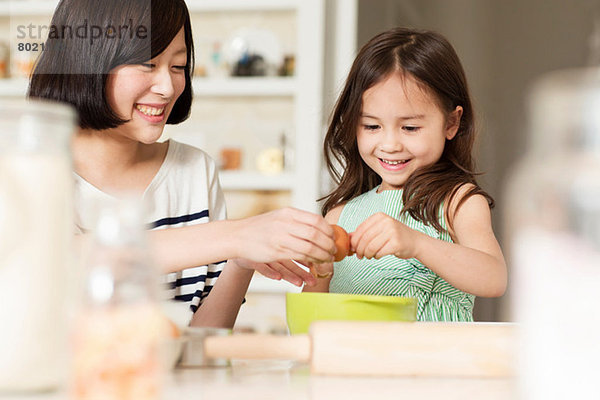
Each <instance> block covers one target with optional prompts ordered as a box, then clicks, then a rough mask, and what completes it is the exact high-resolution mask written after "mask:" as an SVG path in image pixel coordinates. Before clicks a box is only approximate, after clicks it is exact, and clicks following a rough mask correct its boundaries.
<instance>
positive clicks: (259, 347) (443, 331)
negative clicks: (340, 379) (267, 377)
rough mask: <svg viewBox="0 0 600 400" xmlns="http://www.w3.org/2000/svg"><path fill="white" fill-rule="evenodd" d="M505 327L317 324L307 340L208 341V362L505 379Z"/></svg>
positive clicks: (511, 338)
mask: <svg viewBox="0 0 600 400" xmlns="http://www.w3.org/2000/svg"><path fill="white" fill-rule="evenodd" d="M515 330H516V327H515V325H514V324H510V323H448V322H445V323H442V322H362V321H361V322H359V321H318V322H315V323H313V324H312V326H311V330H310V334H309V335H292V336H282V335H249V334H238V335H232V336H228V337H209V338H207V339H206V340H205V342H204V351H205V353H206V355H207V356H208V357H212V358H232V359H290V360H298V361H306V362H310V365H311V372H312V373H314V374H326V375H390V376H453V377H510V376H513V375H514V361H513V358H514V349H515V347H516V346H515V343H516V342H515V340H516V331H515Z"/></svg>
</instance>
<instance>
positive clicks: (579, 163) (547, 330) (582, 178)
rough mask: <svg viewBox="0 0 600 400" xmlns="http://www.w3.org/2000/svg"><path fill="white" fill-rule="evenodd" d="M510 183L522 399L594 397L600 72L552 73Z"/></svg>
mask: <svg viewBox="0 0 600 400" xmlns="http://www.w3.org/2000/svg"><path fill="white" fill-rule="evenodd" d="M509 182H510V183H509V185H508V187H507V192H506V193H507V198H506V199H505V205H506V206H507V212H506V215H507V221H506V226H507V233H508V235H507V237H508V238H509V239H510V241H509V255H510V257H509V261H510V262H509V265H510V266H511V270H510V272H511V283H510V292H511V304H512V311H513V315H514V317H515V319H516V320H517V321H518V322H519V323H520V326H521V328H522V329H521V330H520V342H519V347H518V351H517V355H518V359H519V364H518V367H519V390H520V398H523V399H528V400H537V399H544V400H551V399H566V398H588V397H589V396H590V394H592V393H595V392H596V391H597V389H596V388H595V386H596V380H597V376H598V366H597V365H598V363H597V360H598V359H599V358H600V341H599V340H598V332H600V312H598V310H597V305H598V304H600V290H598V285H599V284H600V69H597V68H592V69H578V70H563V71H556V72H553V73H550V74H548V75H546V76H544V77H542V78H541V79H540V80H538V82H537V83H536V84H535V85H534V87H533V90H532V91H531V97H530V127H529V147H528V151H527V154H526V156H525V157H524V159H523V161H522V162H521V163H519V165H518V167H517V168H516V170H515V172H514V174H513V175H512V177H511V179H510V180H509Z"/></svg>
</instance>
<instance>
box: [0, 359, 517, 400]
mask: <svg viewBox="0 0 600 400" xmlns="http://www.w3.org/2000/svg"><path fill="white" fill-rule="evenodd" d="M515 392H516V391H515V381H514V380H513V379H464V378H463V379H452V378H388V377H340V376H311V375H310V372H309V367H308V365H307V364H302V363H296V362H291V361H254V360H253V361H241V360H235V361H234V362H233V366H232V367H216V368H196V369H184V368H177V369H175V370H173V371H172V372H171V373H170V374H169V375H168V378H167V382H166V387H165V393H164V396H163V399H164V400H183V399H199V400H204V399H206V400H233V399H235V400H239V399H244V400H253V399H256V400H270V399H273V400H275V399H277V400H281V399H283V400H332V399H344V400H354V399H356V400H359V399H360V400H369V399H374V400H386V399H399V398H402V399H413V398H418V399H424V400H427V399H435V400H438V399H440V398H444V399H447V400H451V399H461V400H463V399H491V400H496V399H498V400H508V399H514V398H516V394H515ZM0 399H2V400H9V399H10V400H65V399H67V396H66V395H65V394H64V393H54V394H42V395H36V396H8V397H3V396H2V395H0Z"/></svg>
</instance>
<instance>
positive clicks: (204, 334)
mask: <svg viewBox="0 0 600 400" xmlns="http://www.w3.org/2000/svg"><path fill="white" fill-rule="evenodd" d="M230 335H231V329H225V328H209V327H188V328H186V329H185V330H184V332H183V338H184V345H183V353H182V355H181V361H180V363H179V366H181V367H186V368H199V367H228V366H229V365H230V361H229V359H228V358H208V357H207V356H206V354H205V352H204V341H205V340H206V338H208V337H211V336H230Z"/></svg>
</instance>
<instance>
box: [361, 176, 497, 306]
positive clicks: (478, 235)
mask: <svg viewBox="0 0 600 400" xmlns="http://www.w3.org/2000/svg"><path fill="white" fill-rule="evenodd" d="M461 189H462V188H461ZM465 192H466V188H464V189H462V190H460V191H459V193H458V195H457V196H456V198H455V201H454V200H453V201H452V202H451V204H450V213H449V214H450V216H451V217H452V222H453V224H452V226H453V230H452V231H451V232H450V233H451V236H452V238H453V240H454V241H455V243H448V242H445V241H442V240H439V239H435V238H432V237H430V236H428V235H426V234H424V233H422V232H419V231H416V230H413V229H411V228H409V227H408V226H406V225H405V224H403V223H401V222H399V221H397V220H395V219H393V218H391V217H389V216H387V215H385V214H382V213H379V214H375V215H373V216H371V217H370V218H368V219H367V220H366V221H365V222H363V223H362V224H361V225H360V226H359V227H358V229H357V230H356V231H355V232H354V233H353V234H352V235H351V247H352V249H353V250H354V251H355V252H356V254H357V256H359V257H367V258H372V257H373V258H380V257H383V256H384V255H388V254H394V255H395V256H396V257H399V258H405V259H406V258H416V259H418V260H419V261H421V262H422V263H423V264H424V265H426V266H427V267H428V268H430V269H431V270H432V271H434V272H435V273H437V274H438V275H439V276H441V277H442V278H443V279H444V280H446V281H447V282H448V283H450V284H451V285H452V286H454V287H456V288H457V289H460V290H462V291H465V292H468V293H472V294H474V295H476V296H482V297H497V296H501V295H502V294H504V292H505V290H506V282H507V272H506V263H505V261H504V256H503V255H502V250H501V249H500V246H499V244H498V241H497V240H496V237H495V236H494V232H493V230H492V223H491V213H490V208H489V205H488V203H487V201H486V199H485V198H484V197H483V196H481V195H474V196H471V197H469V198H468V199H467V200H465V202H464V203H463V204H462V205H461V207H460V208H459V209H455V208H454V207H455V204H458V199H460V196H461V194H462V193H465Z"/></svg>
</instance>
